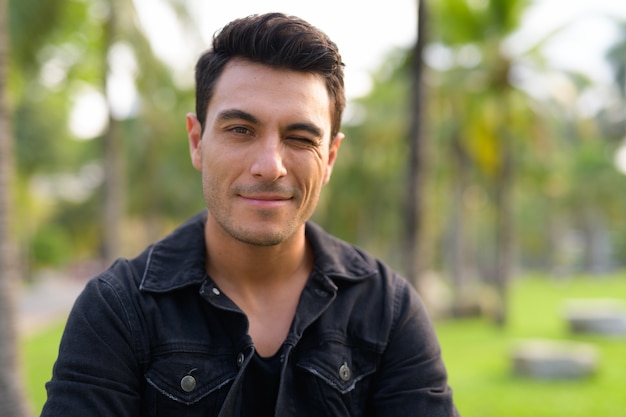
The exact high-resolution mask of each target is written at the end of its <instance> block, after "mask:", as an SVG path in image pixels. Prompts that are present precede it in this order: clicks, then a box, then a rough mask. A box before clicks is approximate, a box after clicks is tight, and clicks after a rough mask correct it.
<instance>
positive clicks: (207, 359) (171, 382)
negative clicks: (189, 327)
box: [144, 352, 237, 417]
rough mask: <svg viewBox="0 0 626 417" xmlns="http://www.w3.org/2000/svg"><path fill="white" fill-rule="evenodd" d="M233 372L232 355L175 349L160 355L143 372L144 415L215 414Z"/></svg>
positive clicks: (154, 416) (235, 372)
mask: <svg viewBox="0 0 626 417" xmlns="http://www.w3.org/2000/svg"><path fill="white" fill-rule="evenodd" d="M236 374H237V366H236V358H233V356H232V355H226V354H224V355H208V354H199V353H188V352H176V353H171V354H168V355H162V356H159V357H157V358H155V360H154V361H153V362H152V364H151V365H150V367H149V369H148V371H147V372H146V375H145V378H146V382H147V384H146V391H147V392H146V395H145V397H144V398H145V399H146V402H145V404H144V407H145V409H146V411H147V415H148V416H150V417H156V416H171V415H181V414H182V415H185V416H190V417H191V416H206V415H213V414H215V415H217V412H218V411H219V409H220V408H221V405H222V403H223V402H224V399H225V398H226V394H227V393H228V388H229V387H230V385H231V383H232V381H233V380H234V379H235V376H236Z"/></svg>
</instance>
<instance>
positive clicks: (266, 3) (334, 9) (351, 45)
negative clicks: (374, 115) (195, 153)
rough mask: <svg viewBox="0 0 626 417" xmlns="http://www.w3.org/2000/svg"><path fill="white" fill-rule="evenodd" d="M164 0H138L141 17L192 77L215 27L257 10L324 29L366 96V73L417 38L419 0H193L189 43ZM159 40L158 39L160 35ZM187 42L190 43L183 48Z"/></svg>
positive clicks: (350, 85)
mask: <svg viewBox="0 0 626 417" xmlns="http://www.w3.org/2000/svg"><path fill="white" fill-rule="evenodd" d="M164 3H165V2H164V0H135V4H136V5H137V9H138V11H139V13H140V17H141V21H142V23H143V24H144V26H145V28H146V31H147V33H148V34H149V36H151V37H152V38H153V39H155V40H156V42H155V43H154V47H155V52H156V53H157V54H159V55H161V56H163V57H168V60H169V61H170V62H177V63H179V64H181V65H180V66H179V70H181V71H182V72H181V74H180V75H181V76H183V77H185V76H186V77H188V78H191V76H192V73H191V72H190V69H189V65H190V64H191V65H193V64H194V63H195V60H196V58H197V56H198V55H199V54H200V52H202V51H203V50H204V49H206V48H208V47H209V46H210V43H211V38H212V36H213V34H214V33H215V31H217V30H218V29H220V28H221V27H223V26H224V25H226V24H227V23H228V22H230V21H231V20H234V19H236V18H239V17H244V16H247V15H251V14H255V13H265V12H274V11H278V12H283V13H287V14H293V15H296V16H299V17H301V18H303V19H305V20H307V21H309V22H310V23H312V24H313V25H315V26H317V27H318V28H320V29H321V30H322V31H324V32H326V34H328V35H329V36H330V38H331V39H333V40H334V41H335V43H337V45H338V46H339V51H340V52H341V54H342V58H343V60H344V62H345V63H346V69H345V71H346V75H345V78H346V81H345V82H346V93H347V95H348V96H349V97H354V96H358V95H362V94H364V93H366V92H367V90H368V88H369V77H368V75H367V73H368V72H371V71H373V70H374V69H376V68H377V67H378V66H379V64H380V60H381V57H382V56H384V55H385V54H386V53H387V52H388V51H389V50H390V48H393V47H397V46H409V45H411V43H412V42H413V41H414V40H415V37H416V35H415V32H416V28H415V27H416V21H417V11H416V6H415V0H393V7H389V6H387V4H386V3H383V2H381V1H374V0H361V1H359V2H355V1H353V0H315V1H294V0H227V1H224V2H220V3H219V5H217V6H216V5H215V3H214V2H209V1H205V0H189V4H190V7H191V8H192V10H193V13H194V15H195V16H197V20H198V21H199V23H200V24H199V26H200V30H201V35H202V37H203V44H201V45H190V42H189V40H188V39H184V38H183V37H182V34H180V32H178V31H177V30H175V29H172V30H169V29H165V28H167V27H172V28H174V27H175V21H174V20H173V18H172V16H171V15H170V14H169V12H168V10H167V8H166V7H164ZM157 39H158V40H157ZM183 45H190V46H191V47H189V48H185V47H183Z"/></svg>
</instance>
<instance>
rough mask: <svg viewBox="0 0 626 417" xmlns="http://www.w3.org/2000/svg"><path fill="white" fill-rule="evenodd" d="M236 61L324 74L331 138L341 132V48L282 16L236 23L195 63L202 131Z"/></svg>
mask: <svg viewBox="0 0 626 417" xmlns="http://www.w3.org/2000/svg"><path fill="white" fill-rule="evenodd" d="M233 58H243V59H245V60H248V61H251V62H254V63H259V64H263V65H267V66H270V67H273V68H278V69H287V70H293V71H301V72H307V73H312V74H318V75H320V76H321V77H322V78H323V79H324V81H325V82H326V89H327V90H328V94H329V98H330V102H331V109H330V110H331V140H333V139H334V138H335V136H336V135H337V133H339V129H340V125H341V115H342V113H343V110H344V107H345V104H346V99H345V91H344V83H343V67H344V64H343V62H342V61H341V55H340V54H339V50H338V48H337V45H336V44H335V43H334V42H333V41H331V40H330V38H329V37H328V36H327V35H326V34H325V33H323V32H322V31H320V30H319V29H317V28H316V27H314V26H312V25H311V24H309V23H308V22H306V21H304V20H302V19H300V18H298V17H295V16H287V15H285V14H282V13H267V14H262V15H252V16H248V17H245V18H241V19H237V20H234V21H232V22H231V23H229V24H228V25H226V26H225V27H224V28H222V29H221V30H220V31H219V32H217V33H216V34H215V35H214V36H213V47H212V48H211V49H209V50H208V51H206V52H204V53H203V54H202V55H201V56H200V58H199V59H198V62H197V63H196V116H197V117H198V120H199V121H200V125H201V126H202V129H203V130H204V127H205V123H206V114H207V108H208V106H209V102H210V101H211V98H212V97H213V94H214V90H215V85H216V84H217V80H218V78H219V76H220V75H221V73H222V71H223V70H224V67H225V66H226V64H227V63H228V62H229V61H231V60H232V59H233Z"/></svg>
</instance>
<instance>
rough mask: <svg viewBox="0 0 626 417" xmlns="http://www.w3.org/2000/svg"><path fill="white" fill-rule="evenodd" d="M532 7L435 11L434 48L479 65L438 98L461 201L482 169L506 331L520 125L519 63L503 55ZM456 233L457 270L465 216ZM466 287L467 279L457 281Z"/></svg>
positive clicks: (448, 5) (490, 274)
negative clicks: (470, 170)
mask: <svg viewBox="0 0 626 417" xmlns="http://www.w3.org/2000/svg"><path fill="white" fill-rule="evenodd" d="M526 3H527V1H526V0H489V1H486V2H480V3H470V2H466V1H464V0H442V1H439V2H435V3H433V9H434V13H433V19H432V21H433V22H434V23H433V30H432V31H431V32H432V35H431V36H432V38H433V41H435V42H437V43H438V44H439V45H443V47H445V48H448V49H449V50H450V51H453V53H455V54H456V56H459V57H463V56H465V58H467V56H468V52H469V55H470V57H471V56H473V57H474V58H473V59H472V60H473V61H474V62H471V63H468V62H463V63H462V65H455V66H454V67H452V68H451V69H450V70H448V71H444V74H443V77H445V80H443V81H440V83H441V85H442V87H441V88H440V89H439V91H438V93H439V95H440V99H441V100H444V101H447V103H445V104H443V105H442V106H443V107H444V108H446V111H447V112H448V114H447V116H448V117H447V119H446V120H442V122H441V123H442V124H443V125H447V126H446V128H445V129H444V130H445V131H446V132H447V143H448V145H449V146H450V147H451V149H452V151H451V155H453V158H456V165H457V170H456V173H457V175H458V178H457V180H456V183H457V184H458V186H457V187H456V195H457V198H459V197H458V195H460V194H462V193H463V192H464V190H463V187H466V185H467V178H466V176H467V164H468V160H467V158H470V160H471V163H472V166H473V167H475V168H476V170H477V173H476V174H475V175H477V177H478V178H480V179H481V180H482V184H483V186H484V188H485V189H486V190H487V194H488V195H490V196H491V201H492V206H493V219H494V221H493V225H492V226H491V227H492V229H493V235H492V239H491V242H490V244H489V245H488V246H489V247H490V248H491V251H492V254H491V255H490V256H489V258H490V261H489V265H488V266H487V267H485V268H484V270H485V271H486V275H487V276H486V278H487V281H489V282H490V283H491V284H492V285H493V287H494V288H495V289H496V292H497V294H498V296H499V299H500V302H499V305H496V306H494V307H495V308H494V310H493V311H492V312H493V314H494V319H495V320H496V322H497V323H499V324H504V322H505V321H506V299H507V285H508V281H509V275H510V272H511V269H512V253H513V235H512V231H513V213H512V207H513V204H512V189H513V173H514V162H513V154H514V152H513V148H514V146H515V137H516V135H518V134H519V133H518V132H515V130H514V129H515V128H514V126H515V125H516V124H519V121H518V120H516V118H518V114H519V113H518V110H519V109H520V108H519V107H518V104H519V102H520V100H519V98H518V95H519V94H518V92H517V91H516V89H515V88H514V86H513V85H512V84H511V82H510V77H509V74H510V71H511V68H512V66H513V64H514V62H513V57H511V56H508V55H507V54H506V53H505V52H504V51H505V48H504V47H503V41H504V40H505V38H506V36H507V35H509V34H511V33H512V31H513V30H515V29H516V28H517V27H518V25H519V23H520V19H521V12H522V11H523V9H524V6H525V5H526ZM455 209H456V211H455V212H454V213H455V214H454V216H455V219H453V220H452V221H453V225H454V227H455V228H458V230H455V231H452V233H453V235H454V236H456V237H454V239H453V241H455V242H457V243H456V244H455V247H456V249H454V250H453V253H456V262H460V261H461V259H462V257H461V255H462V253H463V250H462V249H459V243H458V242H459V240H460V239H462V236H463V231H462V230H463V228H464V227H465V224H464V223H465V222H464V219H465V218H466V216H464V215H463V213H462V212H461V210H460V209H459V208H455ZM452 270H453V272H454V273H455V274H456V275H459V274H462V273H463V272H462V271H463V265H456V266H455V267H453V268H452ZM453 281H454V282H460V281H462V279H461V277H459V276H456V277H454V278H453Z"/></svg>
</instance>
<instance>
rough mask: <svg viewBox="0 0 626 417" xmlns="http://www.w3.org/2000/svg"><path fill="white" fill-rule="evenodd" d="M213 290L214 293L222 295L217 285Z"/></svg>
mask: <svg viewBox="0 0 626 417" xmlns="http://www.w3.org/2000/svg"><path fill="white" fill-rule="evenodd" d="M211 291H213V294H215V295H220V289H219V288H217V287H213V289H212V290H211Z"/></svg>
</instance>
